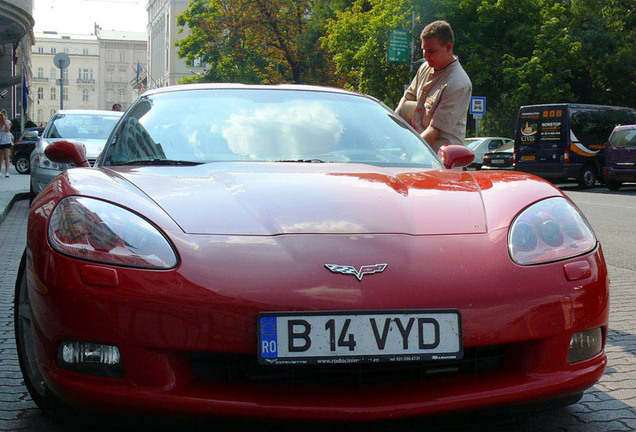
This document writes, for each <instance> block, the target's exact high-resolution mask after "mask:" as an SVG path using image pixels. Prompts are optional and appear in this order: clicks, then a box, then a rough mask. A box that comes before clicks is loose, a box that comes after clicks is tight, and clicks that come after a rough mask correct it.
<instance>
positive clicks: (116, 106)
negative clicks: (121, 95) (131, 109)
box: [111, 103, 121, 111]
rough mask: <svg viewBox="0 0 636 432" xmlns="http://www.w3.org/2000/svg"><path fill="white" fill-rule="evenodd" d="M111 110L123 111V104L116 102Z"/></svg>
mask: <svg viewBox="0 0 636 432" xmlns="http://www.w3.org/2000/svg"><path fill="white" fill-rule="evenodd" d="M111 111H121V105H119V104H118V103H116V104H114V105H113V108H112V110H111Z"/></svg>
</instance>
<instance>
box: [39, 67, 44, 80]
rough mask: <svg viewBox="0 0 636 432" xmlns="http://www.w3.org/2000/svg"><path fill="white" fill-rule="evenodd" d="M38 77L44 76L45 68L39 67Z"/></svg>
mask: <svg viewBox="0 0 636 432" xmlns="http://www.w3.org/2000/svg"><path fill="white" fill-rule="evenodd" d="M38 78H39V79H42V78H44V69H43V68H38Z"/></svg>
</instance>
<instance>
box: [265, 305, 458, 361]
mask: <svg viewBox="0 0 636 432" xmlns="http://www.w3.org/2000/svg"><path fill="white" fill-rule="evenodd" d="M257 335H258V361H259V363H260V364H307V363H312V364H347V363H376V362H399V361H418V360H441V359H459V358H462V356H463V350H462V336H461V316H460V313H459V311H458V310H454V309H439V310H394V311H338V312H303V313H296V312H272V313H267V312H264V313H260V314H259V315H258V318H257Z"/></svg>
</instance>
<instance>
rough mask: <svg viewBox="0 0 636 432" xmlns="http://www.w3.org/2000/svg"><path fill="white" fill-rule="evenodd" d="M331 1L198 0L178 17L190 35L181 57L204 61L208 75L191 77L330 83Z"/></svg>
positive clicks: (180, 43)
mask: <svg viewBox="0 0 636 432" xmlns="http://www.w3.org/2000/svg"><path fill="white" fill-rule="evenodd" d="M325 3H327V2H325V1H322V2H319V1H315V2H314V1H309V0H192V1H191V2H190V4H189V7H188V9H187V10H186V11H184V12H183V13H182V14H181V15H179V16H178V17H177V24H178V25H179V26H181V27H186V26H187V27H188V28H189V30H190V34H189V35H187V36H186V37H185V38H183V39H181V40H180V41H178V42H177V46H178V48H179V50H178V54H179V56H180V57H182V58H185V59H187V60H188V61H194V60H195V59H200V60H201V61H203V62H204V63H205V64H206V65H207V69H206V72H205V74H204V75H203V76H194V77H191V78H188V79H186V80H185V81H227V82H244V83H281V82H294V83H329V82H330V77H331V76H332V73H331V69H330V68H331V65H330V63H329V61H328V60H327V57H326V56H325V54H324V52H323V51H322V49H321V48H320V45H319V43H318V40H319V38H320V36H321V34H320V29H321V27H320V25H319V24H320V21H321V20H322V19H323V17H322V15H321V14H320V13H316V11H322V12H323V13H329V9H328V8H325V7H324V4H325Z"/></svg>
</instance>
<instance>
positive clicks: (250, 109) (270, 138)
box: [101, 89, 441, 169]
mask: <svg viewBox="0 0 636 432" xmlns="http://www.w3.org/2000/svg"><path fill="white" fill-rule="evenodd" d="M161 160H169V161H182V162H183V161H190V162H196V163H209V162H227V161H242V162H279V161H280V162H290V161H292V162H316V161H320V162H325V163H328V162H340V163H368V164H376V165H386V166H418V167H426V168H436V169H439V168H441V165H440V164H439V161H438V160H437V158H436V157H435V155H434V153H433V152H432V151H431V149H430V148H429V147H428V146H426V145H425V144H424V143H423V142H422V141H421V140H420V139H419V138H418V137H417V136H416V135H415V134H414V133H413V132H412V131H410V130H409V129H408V128H407V127H405V126H404V125H402V124H401V122H400V121H399V120H397V121H396V118H395V114H394V113H393V112H392V111H390V110H388V109H386V108H385V107H384V106H383V105H382V104H379V103H377V102H375V101H373V100H371V99H369V98H365V97H361V96H356V95H345V94H338V93H328V92H312V91H285V90H269V89H266V90H263V89H259V90H248V89H238V90H237V89H223V90H218V89H215V90H191V91H186V92H178V93H170V92H168V93H160V94H156V95H150V96H148V97H146V98H144V99H141V100H140V101H139V102H138V103H137V104H136V105H135V106H134V107H133V108H132V109H131V110H130V111H129V113H128V114H127V116H126V117H125V118H124V119H123V120H122V122H121V124H120V127H119V128H118V130H117V132H116V133H115V134H114V139H113V140H112V141H111V142H110V143H109V144H108V147H107V148H106V150H105V156H104V159H103V161H102V163H101V164H102V165H126V164H139V163H140V161H149V162H148V164H152V161H157V162H158V163H157V164H161V162H160V161H161ZM164 164H165V163H164Z"/></svg>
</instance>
